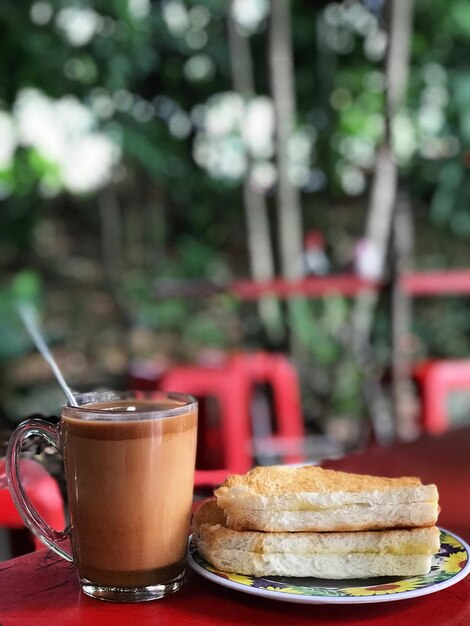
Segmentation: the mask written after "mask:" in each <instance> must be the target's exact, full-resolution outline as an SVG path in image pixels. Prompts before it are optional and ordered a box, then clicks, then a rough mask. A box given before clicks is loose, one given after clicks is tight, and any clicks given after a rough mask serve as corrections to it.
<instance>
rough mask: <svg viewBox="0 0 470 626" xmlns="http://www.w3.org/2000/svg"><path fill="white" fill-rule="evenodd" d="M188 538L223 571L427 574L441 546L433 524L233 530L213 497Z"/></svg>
mask: <svg viewBox="0 0 470 626" xmlns="http://www.w3.org/2000/svg"><path fill="white" fill-rule="evenodd" d="M193 538H194V541H195V543H196V546H197V548H198V551H199V553H200V554H201V556H203V557H204V558H205V559H206V560H207V561H208V562H209V563H211V564H212V565H213V566H214V567H215V568H216V569H218V570H221V571H224V572H236V573H238V574H245V575H251V576H295V577H315V578H328V579H352V578H371V577H376V576H415V575H422V574H427V573H428V572H429V570H430V568H431V560H432V556H433V555H434V554H435V553H436V552H438V551H439V547H440V543H439V530H438V529H437V528H436V527H435V526H434V527H430V528H418V529H411V530H386V531H366V532H341V533H337V532H334V533H316V532H313V533H305V532H298V533H289V532H281V533H264V532H258V531H238V530H233V529H231V528H228V527H227V525H226V516H225V514H224V512H223V510H222V509H221V508H220V507H219V506H218V505H217V503H216V501H215V500H214V499H211V500H206V501H205V502H203V504H202V505H201V506H200V507H199V509H198V510H197V511H196V512H195V514H194V517H193Z"/></svg>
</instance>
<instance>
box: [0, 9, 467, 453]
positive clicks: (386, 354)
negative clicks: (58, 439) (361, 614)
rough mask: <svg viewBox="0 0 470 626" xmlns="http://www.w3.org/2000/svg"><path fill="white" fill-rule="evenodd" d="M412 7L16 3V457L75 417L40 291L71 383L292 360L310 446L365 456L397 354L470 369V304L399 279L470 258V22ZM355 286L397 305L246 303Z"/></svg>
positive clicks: (10, 89) (12, 347)
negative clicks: (186, 366) (32, 439)
mask: <svg viewBox="0 0 470 626" xmlns="http://www.w3.org/2000/svg"><path fill="white" fill-rule="evenodd" d="M398 4H399V3H398ZM405 4H408V6H409V10H408V11H407V9H406V7H405V9H404V10H403V3H402V9H401V13H400V12H397V13H396V15H395V18H394V19H391V14H390V11H391V8H390V3H386V2H385V0H362V1H361V0H345V1H343V2H315V3H312V2H306V1H302V0H293V1H292V2H290V3H289V2H281V1H280V0H272V1H271V2H270V1H269V0H232V1H231V2H226V1H223V0H184V1H183V0H163V1H156V0H154V1H151V0H94V1H93V0H89V1H88V2H85V1H76V2H74V1H71V0H39V1H36V2H30V1H28V0H24V1H22V2H16V3H15V2H3V3H1V5H0V32H1V36H0V76H1V80H0V268H1V284H0V319H1V326H0V417H1V423H2V429H3V434H4V436H3V441H4V442H5V441H6V439H7V438H8V432H9V430H11V428H12V427H14V425H15V424H16V423H18V421H20V420H21V419H22V418H24V417H25V416H27V415H30V414H31V413H43V414H45V415H50V414H57V412H58V410H59V407H60V405H61V403H62V394H61V391H60V390H59V388H58V386H57V385H56V383H55V382H54V381H53V380H52V377H51V373H50V371H49V368H48V367H47V365H46V364H45V363H43V361H42V359H41V357H40V356H39V355H38V354H37V353H36V352H35V350H34V348H33V346H32V343H31V341H30V339H29V338H28V336H27V335H26V333H25V331H24V329H23V328H22V326H21V323H20V322H19V321H18V319H17V314H16V312H15V308H14V305H15V303H17V302H18V301H19V300H24V299H26V300H28V301H31V302H34V303H35V305H36V306H37V307H38V309H39V311H40V314H41V318H42V324H43V328H44V332H45V335H46V338H47V341H48V342H49V344H50V346H51V347H52V349H53V352H54V355H55V356H56V358H57V360H58V362H59V364H60V366H61V367H62V369H63V371H64V374H65V377H66V378H67V380H68V381H69V383H70V384H71V386H72V387H73V388H74V389H77V390H85V389H90V388H96V387H100V386H114V387H125V386H126V384H127V382H128V380H129V375H130V374H132V372H136V371H137V372H139V373H142V372H146V373H147V374H148V373H149V372H150V375H151V374H152V373H153V374H154V375H155V376H158V374H159V373H160V372H161V371H163V370H165V369H167V368H168V367H171V366H172V364H175V363H182V362H188V363H190V362H191V363H194V362H197V361H201V360H203V361H204V362H215V361H217V359H219V358H220V355H224V354H227V353H231V352H233V351H239V350H266V351H281V352H284V353H286V354H287V355H288V356H289V357H290V358H292V359H294V362H295V364H296V366H297V369H298V372H299V375H300V383H301V397H302V410H303V414H304V417H305V422H306V425H307V429H308V430H309V432H311V433H313V434H317V435H318V436H322V435H325V436H327V437H328V438H329V440H331V441H339V442H341V444H342V445H344V446H346V447H347V446H350V445H353V444H354V442H357V440H358V438H360V436H361V432H363V430H364V416H365V415H372V418H370V419H369V422H370V421H372V423H373V422H374V420H376V419H377V420H378V426H377V424H376V426H377V428H376V430H377V431H378V432H379V434H380V432H382V433H386V431H387V426H386V424H385V422H386V419H387V418H386V412H387V410H388V411H389V412H390V410H391V409H390V407H392V406H393V392H391V391H390V387H389V382H390V380H391V378H393V371H394V369H395V374H396V369H397V367H398V369H399V367H400V358H401V357H403V359H405V358H406V361H407V362H409V364H410V368H411V369H412V364H413V363H415V362H416V363H417V362H420V361H422V360H423V359H427V358H446V359H455V358H464V357H465V356H466V355H468V354H469V353H470V316H469V315H468V313H467V311H468V294H467V296H465V297H462V296H460V295H453V296H451V297H447V298H445V299H443V298H439V297H431V298H426V299H419V300H413V302H412V303H411V302H410V301H409V300H408V301H403V299H402V300H400V299H399V300H398V303H397V301H396V299H395V300H394V295H393V288H391V285H393V277H394V276H396V274H397V272H398V273H399V272H400V271H401V270H400V268H401V269H403V267H404V268H405V270H407V269H413V268H414V269H417V270H425V271H428V270H435V269H439V270H446V269H455V268H461V269H462V268H465V267H466V266H467V265H468V264H469V253H468V244H469V240H470V210H469V202H470V176H469V172H468V168H469V167H470V152H468V144H469V141H470V74H469V73H468V44H469V38H470V7H469V5H468V3H467V2H465V0H448V1H447V2H445V3H443V2H440V1H438V0H416V2H415V3H414V6H413V3H411V2H410V3H405ZM394 38H395V39H394ZM392 41H395V44H394V45H391V42H392ZM386 85H388V86H389V91H388V92H387V90H386ZM391 164H392V165H391ZM395 164H396V166H397V168H398V171H396V170H394V167H395ZM387 167H388V170H387ZM390 167H392V170H393V171H392V170H391V169H390ZM387 172H388V174H387ZM387 176H388V178H387ZM374 190H375V192H374ZM397 203H398V204H399V205H400V207H401V211H402V213H401V217H402V218H403V219H402V221H401V222H398V221H397V220H395V219H394V217H393V215H394V213H393V210H394V209H393V207H396V206H397ZM400 224H401V225H400ZM400 228H401V230H400ZM400 233H401V234H400ZM338 275H340V276H346V277H357V278H358V279H360V280H362V281H372V283H374V284H375V282H374V281H380V284H381V285H383V286H384V289H383V290H381V291H380V295H377V294H376V295H375V296H374V297H372V298H371V297H370V294H369V296H367V294H366V295H365V296H364V293H363V292H362V291H358V292H356V291H355V290H354V289H353V291H352V292H350V293H345V292H344V290H342V289H341V288H340V287H338V288H329V289H328V290H327V291H328V293H323V292H322V290H321V289H320V292H319V293H318V294H317V295H316V297H314V298H313V297H309V296H308V295H307V294H306V293H304V294H302V293H300V294H298V295H297V297H295V298H285V297H282V294H281V296H279V294H277V295H276V293H273V292H269V293H268V295H264V296H263V297H254V298H247V297H243V293H242V290H240V289H238V290H237V288H236V286H237V284H238V285H239V281H242V280H249V281H252V284H255V285H256V284H260V283H263V281H264V282H266V281H268V282H269V281H271V280H272V279H273V278H275V277H277V278H278V279H281V280H284V281H287V282H289V281H301V280H303V279H304V278H305V277H307V278H306V280H307V281H309V280H310V281H315V279H316V277H320V279H319V280H320V282H321V281H323V282H321V284H325V283H324V281H325V280H328V277H335V276H338ZM237 281H238V282H237ZM333 285H334V283H333ZM278 296H279V297H278ZM368 298H369V299H368ZM394 302H395V305H394V304H393V303H394ZM394 306H395V309H394ZM393 310H395V313H396V314H397V315H398V318H399V320H400V319H401V320H402V322H403V324H401V326H400V323H398V327H399V328H398V330H397V329H396V328H395V330H394V328H393V323H392V321H393V315H392V311H393ZM400 311H401V313H400ZM411 311H412V312H413V314H412V315H411ZM400 316H401V317H400ZM358 320H359V321H358ZM400 328H401V330H400ZM358 329H359V330H358ZM394 332H395V342H394V341H393V333H394ZM397 332H398V335H399V336H400V337H401V338H402V343H401V344H400V342H399V341H398V343H397V336H396V333H397ZM391 337H392V340H391ZM397 345H398V349H399V350H402V354H401V357H400V354H398V356H397V355H396V354H395V355H394V354H393V350H394V349H397ZM355 346H356V347H355ZM400 346H401V347H400ZM404 354H405V356H404ZM394 363H395V368H394ZM397 363H398V365H397ZM407 378H408V381H411V382H412V376H411V374H410V373H409V372H408V373H407ZM364 381H366V382H367V381H368V382H369V385H365V384H364ZM371 389H372V391H371ZM374 389H375V391H374ZM410 389H411V388H410ZM413 389H414V388H413ZM413 393H414V391H413V392H410V394H411V395H410V402H409V403H408V408H406V407H405V409H404V412H405V413H406V411H407V410H408V412H409V411H413V410H414V408H413V407H414V405H413ZM380 403H381V404H380ZM380 406H382V409H383V411H384V413H383V415H384V416H385V417H384V418H383V420H382V422H380V420H379V419H378V417H377V416H378V414H379V413H380V408H377V407H380ZM464 406H466V405H465V404H464ZM374 407H375V408H374ZM384 407H385V408H384ZM410 407H411V408H410ZM456 410H457V413H458V411H459V410H460V412H461V414H462V415H464V418H462V419H466V418H465V415H466V412H465V410H463V412H462V408H460V409H458V407H457V409H456ZM377 411H378V412H377ZM456 419H458V416H457V417H456ZM366 423H367V420H366ZM380 424H382V426H381V425H380ZM384 424H385V426H384ZM381 428H382V431H381ZM403 432H404V436H405V437H406V436H408V437H411V436H413V433H414V431H413V428H408V430H407V429H406V428H405V429H404V431H403ZM384 436H385V435H384Z"/></svg>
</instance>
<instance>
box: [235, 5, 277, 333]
mask: <svg viewBox="0 0 470 626" xmlns="http://www.w3.org/2000/svg"><path fill="white" fill-rule="evenodd" d="M233 4H234V0H231V3H230V8H229V11H228V18H227V19H228V35H229V49H230V59H231V66H232V82H233V88H234V90H235V91H236V92H237V93H238V94H240V96H242V98H243V99H244V100H245V103H246V102H249V101H250V100H251V98H253V97H254V95H255V81H254V72H253V63H252V57H251V51H250V42H249V40H248V37H247V36H246V35H244V34H243V33H242V32H241V31H240V29H239V27H238V24H237V22H236V19H235V17H234V14H233ZM246 158H247V169H246V173H245V177H244V179H243V201H244V205H245V213H246V227H247V239H248V254H249V259H250V271H251V276H252V278H253V280H255V281H258V282H263V281H269V280H271V279H272V278H274V273H275V271H274V255H273V250H272V245H271V236H270V229H269V218H268V208H267V203H266V198H265V196H264V194H263V192H262V191H258V190H257V189H255V188H254V187H253V181H252V172H253V159H252V156H251V154H250V152H249V150H247V152H246ZM258 312H259V316H260V319H261V321H262V323H263V325H264V327H265V329H266V332H267V334H268V336H269V337H270V338H271V339H273V340H275V341H278V340H279V339H281V337H282V334H283V328H282V316H281V309H280V305H279V301H278V299H277V298H276V297H274V296H265V297H262V298H260V300H259V302H258Z"/></svg>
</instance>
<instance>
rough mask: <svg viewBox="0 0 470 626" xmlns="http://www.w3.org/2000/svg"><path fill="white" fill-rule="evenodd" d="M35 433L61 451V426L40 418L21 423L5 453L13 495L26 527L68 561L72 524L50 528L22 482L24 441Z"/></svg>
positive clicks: (7, 472)
mask: <svg viewBox="0 0 470 626" xmlns="http://www.w3.org/2000/svg"><path fill="white" fill-rule="evenodd" d="M32 435H40V436H41V437H43V438H44V439H45V440H46V441H47V442H48V443H49V444H50V445H52V446H54V448H55V449H56V450H57V451H58V452H59V453H60V454H61V450H60V444H59V427H58V426H54V425H52V424H49V423H48V422H46V421H44V420H39V419H32V420H27V421H26V422H23V423H22V424H20V425H19V426H18V428H17V429H16V430H15V431H13V434H12V435H11V437H10V441H9V443H8V449H7V454H6V463H5V469H6V475H7V480H8V486H9V489H10V493H11V497H12V498H13V502H14V503H15V506H16V508H17V509H18V512H19V514H20V515H21V517H22V518H23V521H24V523H25V524H26V526H27V527H28V528H29V529H30V530H31V531H32V532H33V533H34V534H36V535H37V536H38V537H39V538H40V539H41V540H42V541H43V542H44V543H46V544H47V545H48V546H49V548H51V550H53V551H54V552H55V553H56V554H58V555H59V556H61V557H62V558H64V559H66V560H67V561H73V557H72V555H71V554H70V552H69V550H67V549H66V548H65V547H64V545H65V544H66V543H68V538H69V533H70V526H67V528H65V529H64V530H62V531H59V530H55V529H54V528H51V526H49V524H47V522H45V520H44V519H43V518H42V517H41V515H39V513H38V512H37V511H36V509H35V508H34V506H33V504H32V503H31V500H30V499H29V496H28V494H27V493H26V490H25V488H24V486H23V483H22V482H21V478H20V473H19V459H20V452H21V446H22V445H23V441H24V440H25V439H26V438H27V437H31V436H32Z"/></svg>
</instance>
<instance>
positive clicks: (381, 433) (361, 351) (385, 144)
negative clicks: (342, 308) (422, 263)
mask: <svg viewBox="0 0 470 626" xmlns="http://www.w3.org/2000/svg"><path fill="white" fill-rule="evenodd" d="M387 8H388V9H389V22H388V24H389V26H388V36H389V45H388V50H387V58H386V69H385V75H386V85H387V87H386V89H387V91H386V107H385V133H384V139H383V141H382V144H381V146H380V148H379V151H378V155H377V160H376V165H375V170H374V177H373V182H372V191H371V196H370V203H369V216H368V220H367V225H366V240H367V241H368V242H369V244H371V245H373V247H374V250H375V253H376V256H377V278H378V279H380V278H382V277H383V273H384V266H385V259H386V255H387V250H388V245H389V242H390V235H391V230H392V220H393V213H394V209H395V204H396V193H397V166H396V161H395V158H394V151H393V144H392V128H393V122H394V118H395V115H396V113H397V112H398V110H399V109H400V107H401V105H402V103H403V100H404V97H405V93H406V87H407V78H408V65H409V51H410V40H411V28H412V17H413V2H412V0H388V4H387ZM377 300H378V295H377V294H375V293H370V292H369V293H365V294H361V295H360V296H359V297H358V298H357V300H356V303H355V306H354V311H353V348H354V351H355V354H356V357H357V359H358V361H359V363H360V365H361V368H362V371H363V377H364V397H365V401H366V403H367V408H368V412H369V415H370V417H371V420H372V423H373V426H374V431H375V435H376V437H377V438H378V439H379V440H382V441H386V440H389V439H391V437H392V433H393V428H394V425H393V418H392V416H391V413H390V410H389V409H388V404H387V402H386V399H385V396H384V393H383V389H382V387H381V385H380V380H379V372H378V370H377V367H376V366H375V364H374V355H373V352H372V346H371V332H372V325H373V320H374V314H375V309H376V305H377Z"/></svg>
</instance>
